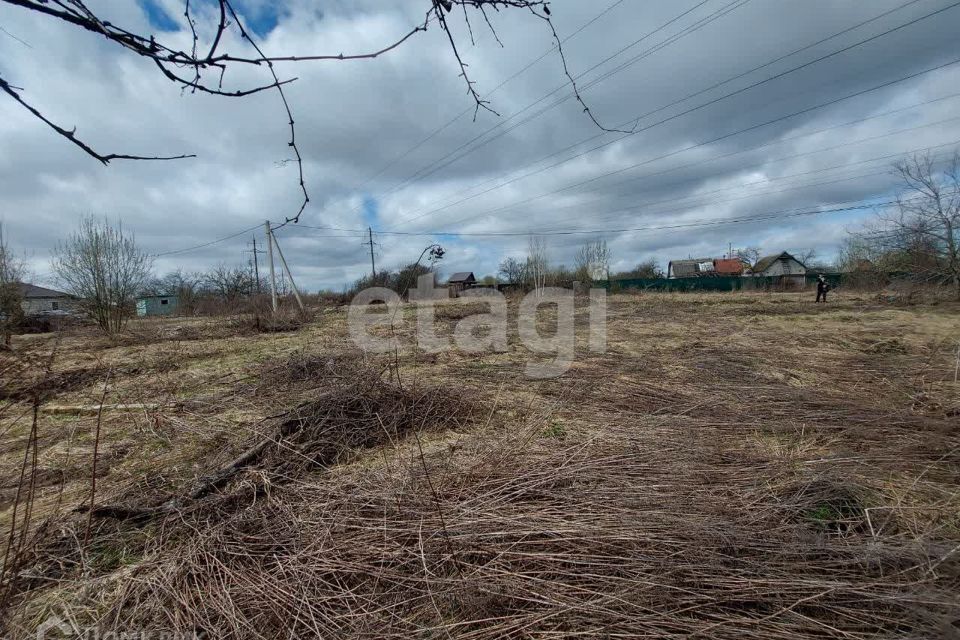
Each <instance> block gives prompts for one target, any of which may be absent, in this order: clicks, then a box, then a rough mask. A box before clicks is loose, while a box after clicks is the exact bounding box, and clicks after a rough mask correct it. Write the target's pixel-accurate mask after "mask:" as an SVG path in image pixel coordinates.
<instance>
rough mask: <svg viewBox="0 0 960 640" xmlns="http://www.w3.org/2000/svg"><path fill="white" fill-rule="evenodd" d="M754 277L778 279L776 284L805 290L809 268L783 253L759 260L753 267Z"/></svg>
mask: <svg viewBox="0 0 960 640" xmlns="http://www.w3.org/2000/svg"><path fill="white" fill-rule="evenodd" d="M753 275H754V276H758V277H766V278H776V283H777V284H780V285H782V286H785V287H796V288H803V287H804V286H805V285H806V279H807V267H806V265H804V264H803V263H802V262H800V261H799V260H797V259H796V258H795V257H793V256H792V255H790V254H789V253H787V252H786V251H783V252H781V253H778V254H775V255H772V256H764V257H762V258H760V259H759V260H757V264H755V265H753Z"/></svg>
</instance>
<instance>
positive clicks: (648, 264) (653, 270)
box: [613, 258, 666, 280]
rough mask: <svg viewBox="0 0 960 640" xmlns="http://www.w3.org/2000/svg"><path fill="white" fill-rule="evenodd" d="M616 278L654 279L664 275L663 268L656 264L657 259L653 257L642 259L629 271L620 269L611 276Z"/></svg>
mask: <svg viewBox="0 0 960 640" xmlns="http://www.w3.org/2000/svg"><path fill="white" fill-rule="evenodd" d="M613 277H614V278H616V279H618V280H627V279H630V278H647V279H651V280H653V279H656V278H664V277H666V276H665V274H664V273H663V269H661V268H660V265H658V264H657V261H656V260H654V259H653V258H650V259H648V260H644V261H643V262H641V263H639V264H638V265H637V266H635V267H634V268H633V269H631V270H630V271H621V272H620V273H617V274H616V275H614V276H613Z"/></svg>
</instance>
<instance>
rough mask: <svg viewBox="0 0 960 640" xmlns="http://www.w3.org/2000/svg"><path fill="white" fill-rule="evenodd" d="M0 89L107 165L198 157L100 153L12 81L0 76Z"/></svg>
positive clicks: (193, 155)
mask: <svg viewBox="0 0 960 640" xmlns="http://www.w3.org/2000/svg"><path fill="white" fill-rule="evenodd" d="M0 89H2V90H3V91H4V92H5V93H6V94H7V95H9V96H10V97H12V98H13V99H14V100H16V101H17V102H19V103H20V106H22V107H23V108H24V109H26V110H27V111H29V112H30V113H32V114H33V115H34V116H35V117H36V118H38V119H39V120H41V121H42V122H44V123H45V124H46V125H47V126H48V127H50V128H51V129H53V130H54V131H56V132H57V133H58V134H60V135H61V136H63V137H64V138H66V139H67V140H69V141H70V142H72V143H73V144H75V145H77V146H78V147H80V148H81V149H83V151H84V152H86V153H87V155H90V156H92V157H94V158H96V159H97V160H99V161H100V162H102V163H103V164H105V165H106V164H110V161H111V160H180V159H183V158H196V157H197V156H196V155H195V154H192V153H191V154H184V155H179V156H134V155H129V154H126V153H108V154H106V155H103V154H100V153H98V152H96V151H94V150H93V148H91V147H90V145H88V144H87V143H85V142H83V141H82V140H80V139H79V138H78V137H77V136H76V131H77V130H76V128H74V129H72V130H70V131H67V130H66V129H64V128H63V127H61V126H60V125H58V124H56V123H55V122H53V121H52V120H50V119H48V118H46V117H45V116H44V115H43V114H42V113H40V112H39V111H38V110H37V109H35V108H34V107H32V106H31V105H30V104H28V103H27V102H26V101H25V100H24V99H23V98H21V97H20V94H19V93H17V92H16V91H15V90H14V88H13V87H12V86H11V85H10V83H8V82H7V81H6V80H4V79H3V78H0Z"/></svg>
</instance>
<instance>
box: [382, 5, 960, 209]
mask: <svg viewBox="0 0 960 640" xmlns="http://www.w3.org/2000/svg"><path fill="white" fill-rule="evenodd" d="M957 4H960V3H957ZM957 63H960V58H956V59H954V60H951V61H950V62H947V63H944V64H941V65H937V66H935V67H931V68H929V69H924V70H923V71H919V72H916V73H912V74H909V75H907V76H903V77H901V78H898V79H896V80H891V81H888V82H884V83H881V84H879V85H875V86H873V87H870V88H869V89H863V90H861V91H855V92H853V93H850V94H847V95H845V96H842V97H840V98H835V99H833V100H828V101H826V102H822V103H820V104H818V105H814V106H812V107H807V108H805V109H800V110H799V111H794V112H792V113H789V114H787V115H784V116H779V117H777V118H773V119H771V120H767V121H765V122H761V123H759V124H755V125H751V126H749V127H745V128H743V129H739V130H737V131H733V132H730V133H726V134H724V135H721V136H717V137H715V138H711V139H710V140H705V141H703V142H698V143H695V144H691V145H688V146H686V147H682V148H680V149H677V150H674V151H671V152H668V153H665V154H662V155H659V156H655V157H653V158H648V159H646V160H643V161H641V162H637V163H635V164H632V165H630V166H628V167H624V168H621V169H617V170H614V171H609V172H606V173H603V174H600V175H598V176H595V177H593V178H589V179H587V180H583V181H581V182H577V183H575V184H572V185H568V186H566V187H562V188H560V189H555V190H552V191H548V192H545V193H542V194H539V195H536V196H531V197H529V198H526V199H524V200H520V201H517V202H514V203H512V204H510V205H505V206H503V207H498V208H496V209H489V210H486V211H483V212H481V213H478V214H474V215H472V216H470V217H476V216H481V215H489V214H491V213H499V212H502V211H506V210H509V209H512V208H514V207H516V206H519V205H523V204H528V203H530V202H533V201H534V200H539V199H541V198H545V197H547V196H551V195H556V194H558V193H562V192H564V191H568V190H570V189H574V188H576V187H580V186H583V185H585V184H589V183H591V182H596V181H597V180H601V179H603V178H607V177H610V176H613V175H617V174H620V173H625V172H627V171H630V170H633V169H636V168H637V167H640V166H643V165H646V164H650V163H652V162H655V161H658V160H663V159H665V158H669V157H672V156H675V155H678V154H680V153H683V152H686V151H690V150H692V149H696V148H698V147H703V146H706V145H709V144H714V143H716V142H719V141H721V140H725V139H727V138H731V137H733V136H736V135H740V134H742V133H746V132H749V131H753V130H756V129H759V128H761V127H765V126H768V125H771V124H775V123H777V122H782V121H784V120H787V119H789V118H794V117H796V116H798V115H803V114H805V113H809V112H811V111H815V110H817V109H822V108H824V107H828V106H831V105H834V104H837V103H839V102H842V101H844V100H849V99H851V98H855V97H859V96H862V95H865V94H867V93H871V92H873V91H878V90H880V89H884V88H886V87H889V86H892V85H894V84H898V83H901V82H905V81H907V80H911V79H913V78H916V77H919V76H921V75H924V74H926V73H931V72H933V71H938V70H940V69H943V68H946V67H948V66H951V65H954V64H957ZM614 142H616V141H614ZM608 144H611V143H606V144H603V145H599V146H597V147H593V148H591V149H588V150H587V151H584V152H582V153H579V154H577V155H575V156H572V157H570V158H567V159H566V160H562V161H559V162H556V163H554V164H552V165H549V166H547V167H544V168H542V169H538V170H536V171H532V172H530V173H527V174H525V175H523V176H520V177H518V178H515V179H513V180H510V181H508V182H505V183H503V184H501V185H498V186H497V187H495V188H491V189H488V190H487V191H484V192H481V193H480V194H475V195H474V196H470V197H468V198H464V199H462V200H460V201H458V202H456V203H452V204H450V205H445V206H444V207H439V208H437V209H434V210H431V211H427V212H424V213H421V214H418V215H416V216H413V217H410V218H407V219H405V220H402V221H400V222H398V223H397V224H405V223H409V222H412V221H413V220H418V219H420V218H424V217H426V216H428V215H431V214H433V213H437V212H439V211H441V210H444V209H447V208H449V207H451V206H453V204H461V203H462V202H465V201H466V200H469V199H472V198H473V197H476V196H478V195H482V194H483V193H489V192H490V191H494V190H496V189H499V188H501V187H503V186H506V185H507V184H511V183H513V182H516V181H518V180H521V179H523V178H526V177H529V176H532V175H535V174H538V173H542V172H544V171H547V170H549V169H552V168H555V167H558V166H560V165H562V164H565V163H567V162H570V161H571V160H573V159H575V158H578V157H581V156H584V155H586V154H588V153H591V152H592V151H596V150H597V149H600V148H602V147H605V146H607V145H608ZM460 220H462V218H461V219H460ZM457 221H458V220H454V221H452V222H457ZM397 224H395V225H393V226H394V227H396V226H397Z"/></svg>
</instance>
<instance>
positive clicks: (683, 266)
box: [667, 258, 713, 278]
mask: <svg viewBox="0 0 960 640" xmlns="http://www.w3.org/2000/svg"><path fill="white" fill-rule="evenodd" d="M704 263H709V264H710V265H713V258H687V259H685V260H671V261H670V264H669V265H668V266H667V268H668V269H672V270H673V275H674V277H677V278H682V277H684V276H698V275H700V274H701V273H704V272H703V271H701V270H700V265H701V264H704Z"/></svg>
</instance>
